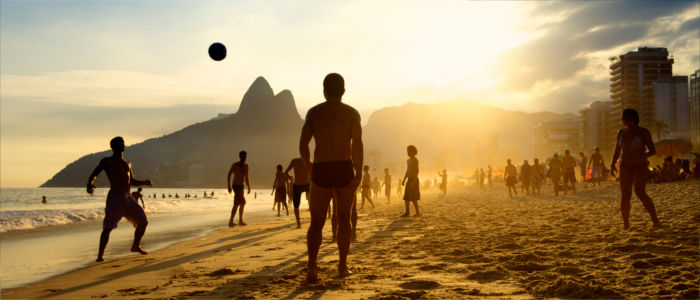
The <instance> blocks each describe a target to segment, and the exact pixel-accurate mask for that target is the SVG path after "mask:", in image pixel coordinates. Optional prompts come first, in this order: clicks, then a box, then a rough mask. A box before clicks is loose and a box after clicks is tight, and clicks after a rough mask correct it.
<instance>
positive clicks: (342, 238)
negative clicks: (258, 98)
mask: <svg viewBox="0 0 700 300" xmlns="http://www.w3.org/2000/svg"><path fill="white" fill-rule="evenodd" d="M344 93H345V81H344V79H343V77H342V76H340V75H339V74H336V73H331V74H328V75H327V76H326V78H325V79H324V80H323V95H324V97H325V98H326V101H325V102H324V103H321V104H318V105H316V106H314V107H312V108H311V109H310V110H309V111H308V112H307V114H306V119H305V120H304V126H303V127H302V130H301V138H300V140H299V152H300V153H301V158H302V159H303V160H304V165H305V166H306V168H307V170H311V193H310V199H309V209H310V211H311V224H310V225H309V231H308V234H307V238H306V240H307V249H308V255H309V260H308V266H307V273H306V281H307V282H316V281H317V280H318V266H317V261H316V260H317V258H318V250H319V248H320V246H321V240H322V235H321V233H322V231H323V225H324V224H325V222H326V212H327V211H328V205H329V203H330V201H331V195H333V194H334V193H335V196H336V197H337V198H336V208H335V210H336V212H337V214H336V215H337V218H338V256H339V259H338V275H340V276H348V275H350V271H349V270H348V266H347V256H348V251H349V249H350V240H351V228H350V215H351V211H352V206H353V204H354V202H355V201H354V200H355V192H356V191H357V187H358V186H359V185H360V180H361V179H362V166H363V145H362V125H361V123H360V114H359V113H358V112H357V110H355V109H354V108H352V107H350V106H349V105H346V104H344V103H342V102H341V100H342V98H343V94H344ZM311 138H313V139H314V141H315V144H316V149H315V150H314V160H313V164H312V161H311V152H310V151H309V143H310V142H311Z"/></svg>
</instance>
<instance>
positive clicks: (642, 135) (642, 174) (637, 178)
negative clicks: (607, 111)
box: [610, 108, 661, 229]
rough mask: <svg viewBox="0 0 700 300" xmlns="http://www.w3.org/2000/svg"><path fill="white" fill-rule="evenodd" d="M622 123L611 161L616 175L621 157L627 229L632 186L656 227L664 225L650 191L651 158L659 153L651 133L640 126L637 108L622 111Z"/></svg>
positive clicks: (621, 182) (626, 226) (623, 214)
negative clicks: (657, 214) (618, 160)
mask: <svg viewBox="0 0 700 300" xmlns="http://www.w3.org/2000/svg"><path fill="white" fill-rule="evenodd" d="M622 123H623V124H624V125H625V128H623V129H620V131H618V132H617V139H616V140H617V144H615V152H614V153H613V158H612V162H611V163H610V174H611V175H612V176H615V173H616V172H617V167H616V166H615V164H616V163H617V159H618V158H620V191H621V192H622V197H621V201H620V211H621V212H622V221H623V222H624V226H625V229H629V227H630V222H629V216H630V199H631V198H632V187H634V193H635V194H636V195H637V197H638V198H639V200H641V201H642V204H643V205H644V208H646V210H647V212H648V213H649V216H650V217H651V220H652V222H653V223H654V227H660V226H661V222H659V218H658V217H657V216H656V208H655V207H654V202H653V201H652V200H651V198H649V196H648V195H647V193H646V186H647V176H648V175H649V169H648V168H649V160H648V158H649V157H650V156H652V155H654V154H656V148H655V147H654V142H653V141H652V139H651V133H649V130H647V129H646V128H644V127H639V114H638V113H637V111H636V110H634V109H629V108H628V109H625V110H624V111H622Z"/></svg>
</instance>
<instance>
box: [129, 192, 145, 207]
mask: <svg viewBox="0 0 700 300" xmlns="http://www.w3.org/2000/svg"><path fill="white" fill-rule="evenodd" d="M142 190H143V189H142V188H141V187H139V188H138V190H136V191H135V192H133V193H131V197H132V198H134V201H136V204H139V199H141V206H143V209H146V203H143V194H141V191H142Z"/></svg>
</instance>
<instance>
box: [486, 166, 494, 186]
mask: <svg viewBox="0 0 700 300" xmlns="http://www.w3.org/2000/svg"><path fill="white" fill-rule="evenodd" d="M487 173H488V176H489V187H492V186H493V184H492V183H491V177H492V176H493V169H492V168H491V165H489V169H488V171H487Z"/></svg>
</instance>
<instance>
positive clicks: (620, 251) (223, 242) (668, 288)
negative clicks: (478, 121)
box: [1, 181, 700, 299]
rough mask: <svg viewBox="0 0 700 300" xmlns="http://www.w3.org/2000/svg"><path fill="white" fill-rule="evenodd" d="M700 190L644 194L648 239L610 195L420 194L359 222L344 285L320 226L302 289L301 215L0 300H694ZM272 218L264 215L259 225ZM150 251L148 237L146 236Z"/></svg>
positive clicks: (122, 261)
mask: <svg viewBox="0 0 700 300" xmlns="http://www.w3.org/2000/svg"><path fill="white" fill-rule="evenodd" d="M699 187H700V183H699V182H698V181H689V182H683V183H668V184H655V185H649V186H648V188H647V190H648V193H649V195H650V196H651V197H652V199H653V200H654V203H655V204H656V207H657V210H658V213H659V217H660V219H661V221H662V223H663V224H664V227H663V228H661V229H652V228H650V227H649V225H650V223H651V222H650V221H649V217H648V215H647V213H646V211H645V210H644V208H643V207H642V205H641V202H640V201H639V200H638V199H637V198H636V197H633V199H632V211H631V217H630V221H631V224H632V227H631V229H630V230H628V231H625V230H623V229H622V221H621V218H620V214H619V195H620V192H619V187H618V185H617V184H616V183H612V182H610V183H606V184H604V186H603V187H602V188H600V189H591V188H590V186H589V187H588V188H586V189H583V188H582V187H581V186H580V185H579V191H578V193H576V194H575V195H571V194H569V195H568V196H559V197H554V196H553V195H552V192H551V186H546V187H545V188H544V191H543V193H544V195H540V196H523V195H519V196H518V197H513V198H509V197H508V193H507V192H506V190H505V188H504V187H503V185H502V184H495V185H494V187H493V188H489V189H486V190H485V191H481V190H479V189H478V188H477V187H454V188H450V190H449V191H448V194H447V196H446V197H442V196H441V195H439V194H438V193H437V192H436V191H434V190H433V191H426V192H424V197H423V199H422V200H421V201H420V204H421V209H422V214H423V216H422V217H419V218H399V217H398V216H399V215H400V214H401V213H402V212H403V201H399V200H398V199H394V200H393V201H392V203H391V204H389V205H387V204H385V200H384V199H376V200H375V204H377V207H376V208H375V209H374V210H370V209H368V207H365V209H364V210H362V211H360V220H359V222H358V241H357V242H356V243H353V244H352V245H351V249H350V250H351V253H350V256H349V259H348V261H349V264H350V268H351V270H352V271H353V272H354V274H353V275H351V276H349V277H347V278H338V277H336V276H335V272H336V263H337V247H336V246H335V244H331V243H330V236H331V234H330V220H329V221H328V222H327V223H326V228H325V229H324V244H323V245H322V247H321V251H320V255H319V258H320V262H319V266H320V274H319V275H320V277H321V281H320V282H318V283H316V284H306V283H304V278H305V277H304V275H305V270H304V268H305V266H306V260H307V256H306V243H305V241H306V228H307V227H308V212H303V216H304V219H303V224H302V227H303V229H295V228H294V227H295V225H294V220H293V216H289V217H281V218H279V219H278V220H277V221H273V222H269V223H264V224H250V225H249V226H245V227H235V228H231V229H228V228H227V229H222V230H217V231H214V232H212V233H210V234H209V235H207V236H204V237H201V238H197V239H194V240H190V241H186V242H182V243H178V244H174V245H172V246H169V247H167V248H165V249H161V250H158V251H154V252H152V253H150V254H149V255H147V256H140V255H132V256H127V257H122V258H116V259H115V258H109V257H107V260H106V261H105V262H103V263H93V264H91V265H89V266H88V267H85V268H82V269H79V270H76V271H73V272H70V273H67V274H63V275H60V276H57V277H54V278H51V279H48V280H44V281H41V282H37V283H34V284H30V285H27V286H24V287H19V288H14V289H7V290H3V291H2V295H1V296H2V298H6V299H12V298H50V299H53V298H59V299H88V298H107V297H109V298H129V299H133V298H138V299H151V298H168V297H176V298H180V297H183V298H190V297H194V298H197V297H202V298H257V299H269V298H329V299H338V298H343V299H348V298H350V299H360V298H373V299H402V298H410V299H416V298H484V297H492V298H532V297H553V298H698V297H700V291H699V287H698V285H699V283H698V282H699V279H700V276H699V273H700V259H699V253H698V247H699V233H698V232H699V231H698V229H700V228H699V227H700V200H698V199H700V188H699ZM270 213H272V212H270ZM146 238H148V236H147V237H146Z"/></svg>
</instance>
